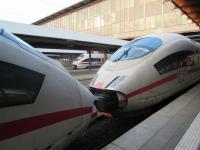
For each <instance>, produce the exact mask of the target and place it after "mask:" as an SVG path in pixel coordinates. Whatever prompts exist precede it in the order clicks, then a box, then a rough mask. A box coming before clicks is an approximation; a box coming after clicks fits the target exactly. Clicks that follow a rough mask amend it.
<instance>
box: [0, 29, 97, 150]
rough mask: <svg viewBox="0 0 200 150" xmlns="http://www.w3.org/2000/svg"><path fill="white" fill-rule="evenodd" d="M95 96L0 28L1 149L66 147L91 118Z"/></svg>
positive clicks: (51, 61) (34, 50)
mask: <svg viewBox="0 0 200 150" xmlns="http://www.w3.org/2000/svg"><path fill="white" fill-rule="evenodd" d="M93 102H94V96H93V95H92V94H91V93H90V92H89V91H88V90H87V89H86V88H85V87H84V86H82V85H81V84H80V83H78V81H76V80H75V79H73V78H72V77H71V76H70V75H69V73H68V72H67V71H66V70H65V68H64V67H63V66H62V65H61V64H60V63H58V62H57V61H54V60H53V59H51V58H48V57H47V56H46V55H44V54H42V53H40V52H38V51H37V50H36V49H34V48H32V47H31V46H30V45H28V44H27V43H25V42H24V41H22V40H20V39H19V38H17V37H16V36H14V35H13V34H11V33H9V32H7V31H5V30H3V29H0V149H1V150H44V149H45V150H47V149H48V150H53V149H56V150H57V149H62V148H63V147H65V146H66V145H67V144H68V143H69V142H70V141H71V140H72V139H73V138H74V137H75V136H76V135H78V133H79V131H81V129H82V128H83V127H84V126H86V125H87V124H88V123H89V122H91V121H92V120H93V119H94V116H95V111H96V110H95V107H93Z"/></svg>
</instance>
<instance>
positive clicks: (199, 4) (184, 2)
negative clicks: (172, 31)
mask: <svg viewBox="0 0 200 150" xmlns="http://www.w3.org/2000/svg"><path fill="white" fill-rule="evenodd" d="M171 1H172V3H174V4H175V5H176V7H178V8H179V9H180V10H181V11H182V12H183V13H184V14H186V15H187V16H188V17H189V18H190V19H191V20H192V21H193V22H194V23H196V24H197V25H198V26H199V27H200V1H199V0H171Z"/></svg>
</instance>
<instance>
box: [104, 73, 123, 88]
mask: <svg viewBox="0 0 200 150" xmlns="http://www.w3.org/2000/svg"><path fill="white" fill-rule="evenodd" d="M125 78H126V76H118V77H116V78H115V79H114V80H112V81H111V82H110V83H109V84H108V85H107V86H106V88H107V89H111V90H112V89H114V88H116V87H117V86H118V85H119V84H120V83H121V82H122V81H123V80H124V79H125Z"/></svg>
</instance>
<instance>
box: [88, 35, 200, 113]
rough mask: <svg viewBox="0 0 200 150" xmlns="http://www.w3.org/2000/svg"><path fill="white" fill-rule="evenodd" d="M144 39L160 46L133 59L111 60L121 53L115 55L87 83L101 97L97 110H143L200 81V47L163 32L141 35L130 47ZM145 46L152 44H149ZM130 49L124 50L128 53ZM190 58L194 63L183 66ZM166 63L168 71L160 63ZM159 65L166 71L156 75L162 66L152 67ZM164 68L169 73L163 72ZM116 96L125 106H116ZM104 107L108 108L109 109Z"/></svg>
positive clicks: (178, 36) (188, 40)
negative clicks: (151, 40) (155, 41)
mask: <svg viewBox="0 0 200 150" xmlns="http://www.w3.org/2000/svg"><path fill="white" fill-rule="evenodd" d="M145 38H146V39H148V38H149V39H150V38H155V39H159V40H160V41H161V44H160V45H159V46H158V47H157V48H156V49H155V50H153V52H149V53H147V54H146V55H144V56H142V57H139V58H136V59H129V60H116V61H113V60H112V58H113V57H114V55H116V54H117V53H120V52H116V53H115V54H113V56H111V59H110V60H108V61H107V62H106V63H105V64H104V65H103V66H102V67H101V69H100V70H99V72H98V73H97V75H96V76H95V78H94V79H93V80H92V82H91V83H90V88H91V91H92V92H93V93H94V94H95V95H97V97H100V99H99V100H96V102H95V104H96V106H97V108H98V109H99V110H100V111H106V112H116V111H131V110H138V109H142V108H145V107H147V106H151V105H154V104H156V103H158V102H160V101H161V100H163V99H164V98H166V97H169V96H170V95H172V94H174V93H176V92H178V91H180V90H181V89H184V88H186V87H188V86H189V85H191V84H193V83H194V82H196V81H198V80H199V79H200V76H199V75H200V57H199V56H200V44H197V43H195V42H193V41H191V40H190V39H187V38H186V37H184V36H181V35H178V34H173V33H165V34H161V35H150V36H144V37H141V38H138V39H136V40H133V41H132V45H133V47H134V42H136V43H137V42H138V43H139V42H140V41H139V40H141V41H142V40H143V39H145ZM130 43H131V42H130ZM140 44H141V43H140ZM148 44H149V45H151V43H148ZM153 44H154V43H153ZM149 45H146V46H149ZM136 46H137V45H136ZM136 46H135V47H136ZM139 46H140V45H139ZM125 47H126V46H124V49H125ZM138 49H139V48H138ZM129 50H130V49H128V50H127V51H128V53H129ZM118 51H120V49H119V50H118ZM124 51H125V50H124ZM125 52H126V51H125ZM182 54H183V55H184V56H182ZM124 55H125V54H124V52H123V53H121V56H120V57H121V58H120V57H119V59H122V58H123V57H125V59H126V57H128V55H127V56H124ZM179 55H180V56H179ZM167 56H169V57H167ZM179 57H180V58H179ZM184 57H185V58H184ZM171 58H176V60H173V59H172V60H170V61H171V62H172V63H174V64H172V63H171V64H170V62H168V61H167V59H171ZM194 58H196V60H195V61H194V60H193V59H194ZM181 59H183V60H182V62H181V61H180V60H181ZM189 59H191V61H192V63H193V64H192V65H191V64H189V63H190V62H187V65H185V66H183V64H184V61H186V60H187V61H189ZM165 60H166V66H167V65H168V64H169V66H167V67H169V68H166V67H165V65H164V64H163V62H165ZM185 63H186V62H185ZM159 65H160V66H161V65H162V66H164V67H163V68H164V69H165V70H164V71H165V72H163V73H162V72H159V71H162V68H161V67H159V71H158V69H157V68H156V67H155V66H159ZM179 65H180V66H179ZM170 67H171V68H170ZM166 69H168V70H169V71H166ZM111 85H112V86H111ZM117 93H121V94H122V95H124V96H123V97H124V98H123V101H124V105H123V106H122V107H121V106H119V105H120V100H119V97H118V96H116V94H117ZM109 95H112V96H109ZM97 99H98V98H97ZM103 99H105V100H103ZM109 99H110V101H111V100H112V99H117V100H115V102H114V101H113V103H112V104H111V102H109ZM102 100H103V101H102ZM125 101H126V102H125ZM107 103H110V104H107ZM107 105H109V108H108V106H107ZM113 105H115V106H113Z"/></svg>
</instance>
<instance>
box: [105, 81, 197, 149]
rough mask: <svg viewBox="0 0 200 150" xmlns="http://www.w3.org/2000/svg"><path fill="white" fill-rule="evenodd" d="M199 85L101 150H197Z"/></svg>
mask: <svg viewBox="0 0 200 150" xmlns="http://www.w3.org/2000/svg"><path fill="white" fill-rule="evenodd" d="M199 111H200V84H198V85H196V86H195V87H193V88H192V89H190V90H189V91H187V92H186V93H184V94H183V95H181V96H180V97H178V98H177V99H176V100H174V101H173V102H171V103H170V104H168V105H167V106H165V107H164V108H162V109H160V110H159V111H158V112H156V113H155V114H153V115H152V116H150V117H149V118H147V119H145V120H144V121H143V122H141V123H140V124H138V125H137V126H135V127H133V128H132V129H130V130H129V131H128V132H126V133H125V134H123V135H122V136H120V137H119V138H117V139H116V140H114V141H113V142H111V143H110V144H108V145H107V146H106V147H104V148H103V150H173V149H176V150H200V146H199V144H200V113H199Z"/></svg>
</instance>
